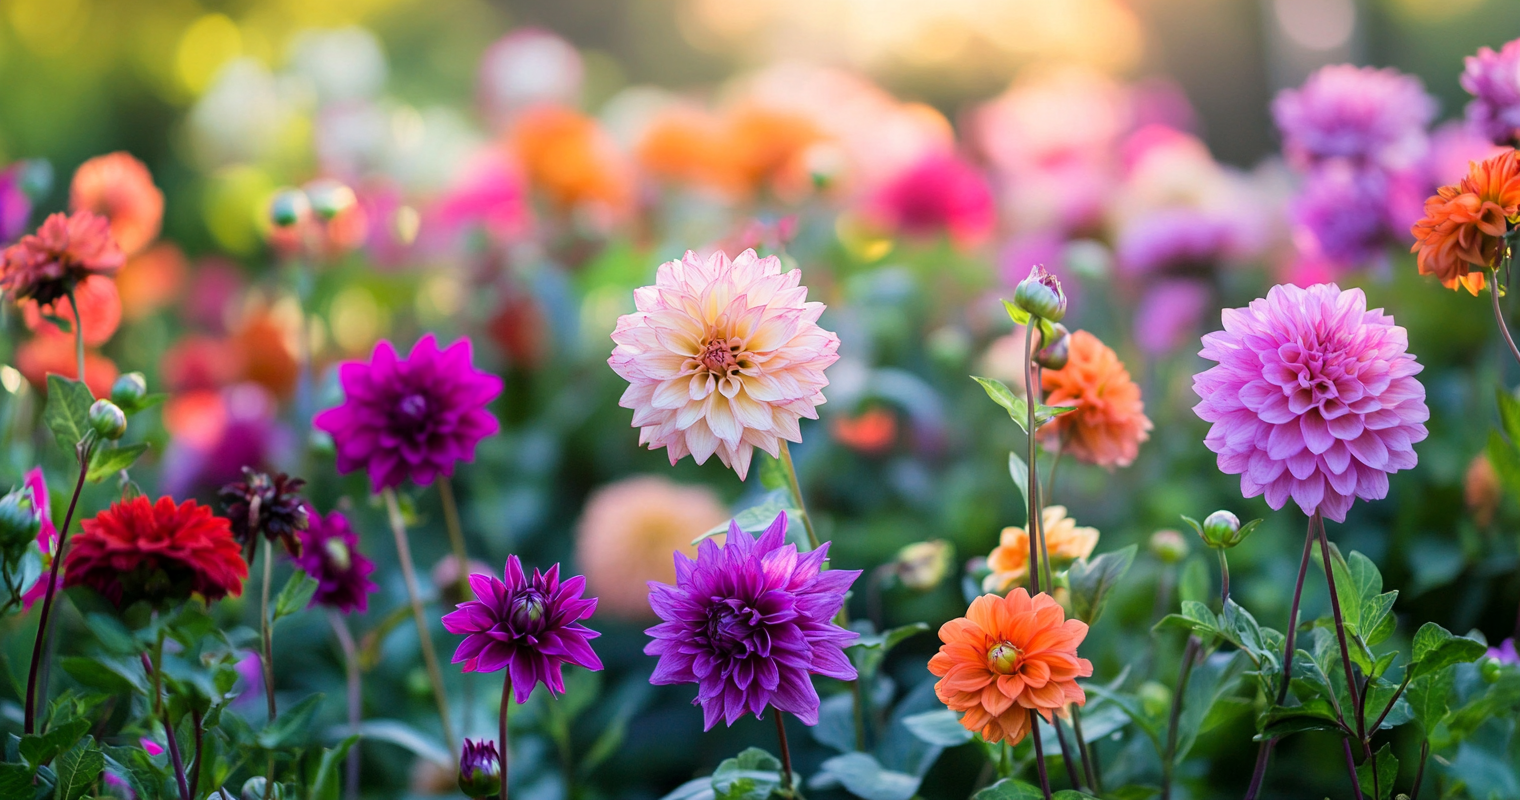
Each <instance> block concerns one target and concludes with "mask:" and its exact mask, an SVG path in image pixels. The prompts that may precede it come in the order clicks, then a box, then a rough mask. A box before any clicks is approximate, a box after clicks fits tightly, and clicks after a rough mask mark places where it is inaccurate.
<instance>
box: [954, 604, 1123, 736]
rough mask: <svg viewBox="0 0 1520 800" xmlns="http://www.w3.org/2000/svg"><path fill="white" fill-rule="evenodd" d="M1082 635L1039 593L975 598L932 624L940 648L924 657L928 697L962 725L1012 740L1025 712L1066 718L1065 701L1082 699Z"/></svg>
mask: <svg viewBox="0 0 1520 800" xmlns="http://www.w3.org/2000/svg"><path fill="white" fill-rule="evenodd" d="M1086 637H1087V624H1086V623H1084V622H1082V621H1081V620H1075V619H1070V620H1069V619H1066V612H1065V611H1062V610H1061V606H1060V604H1059V603H1057V602H1056V601H1055V600H1054V599H1053V598H1052V597H1051V596H1050V595H1048V594H1045V593H1044V592H1041V593H1040V594H1037V595H1035V596H1034V597H1033V598H1031V597H1030V596H1029V593H1028V592H1026V591H1024V590H1023V589H1022V588H1020V589H1015V590H1013V592H1012V593H1011V594H1009V595H1008V596H1007V597H998V596H997V595H993V594H988V595H982V596H981V597H978V598H977V599H975V600H973V601H971V607H970V608H969V609H967V610H966V616H964V617H958V618H956V619H952V620H950V621H949V622H946V623H945V624H944V625H942V626H941V627H940V629H939V638H940V641H942V642H944V645H942V646H941V647H940V649H939V652H938V653H936V654H935V656H934V657H933V658H931V659H929V671H930V672H932V673H934V674H935V675H936V676H937V677H939V678H940V680H939V682H938V683H936V684H934V694H935V695H936V696H938V697H939V699H940V701H941V702H943V703H944V704H945V705H946V706H949V707H950V710H951V711H955V712H957V713H960V714H961V725H963V726H965V728H966V730H969V731H972V732H974V733H980V734H981V735H982V738H983V739H985V740H986V741H987V742H989V743H997V742H1001V741H1004V740H1007V742H1008V743H1009V744H1018V743H1019V742H1021V741H1023V739H1024V736H1025V735H1026V734H1028V733H1029V731H1030V727H1031V725H1032V724H1033V722H1034V720H1033V719H1032V718H1031V717H1030V712H1031V711H1033V712H1035V713H1038V714H1039V715H1040V716H1042V717H1044V718H1045V721H1046V722H1049V721H1051V719H1050V715H1051V712H1055V713H1057V714H1059V715H1061V716H1063V717H1064V716H1066V715H1067V711H1066V705H1067V704H1068V703H1076V704H1077V705H1079V706H1080V705H1086V704H1087V694H1086V693H1085V692H1083V691H1082V687H1080V686H1078V685H1077V678H1088V677H1091V676H1092V674H1093V669H1092V662H1091V661H1088V660H1087V659H1085V658H1078V657H1077V645H1079V644H1081V643H1082V640H1083V639H1084V638H1086Z"/></svg>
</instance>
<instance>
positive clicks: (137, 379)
mask: <svg viewBox="0 0 1520 800" xmlns="http://www.w3.org/2000/svg"><path fill="white" fill-rule="evenodd" d="M147 396H148V379H147V378H145V377H143V374H142V373H141V372H128V373H126V374H125V375H122V376H121V377H119V378H117V379H116V382H115V383H113V384H111V402H113V403H115V404H116V405H118V406H121V407H122V408H136V407H137V405H138V404H139V403H141V402H142V401H143V398H144V397H147Z"/></svg>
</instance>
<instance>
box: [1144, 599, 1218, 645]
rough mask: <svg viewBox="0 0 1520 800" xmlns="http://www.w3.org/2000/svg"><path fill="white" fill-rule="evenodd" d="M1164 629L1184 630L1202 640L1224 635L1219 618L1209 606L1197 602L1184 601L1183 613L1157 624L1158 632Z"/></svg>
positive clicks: (1163, 618)
mask: <svg viewBox="0 0 1520 800" xmlns="http://www.w3.org/2000/svg"><path fill="white" fill-rule="evenodd" d="M1163 628H1182V629H1183V630H1187V631H1191V632H1193V633H1196V634H1198V635H1199V638H1201V639H1205V640H1207V639H1210V638H1212V637H1215V636H1222V635H1223V634H1224V630H1223V628H1222V627H1221V626H1220V622H1219V618H1218V617H1216V616H1214V612H1213V611H1211V610H1209V607H1208V606H1207V605H1204V604H1203V603H1201V602H1199V601H1197V600H1183V601H1182V613H1180V614H1167V615H1166V616H1165V617H1162V618H1161V621H1160V622H1157V623H1156V627H1155V629H1156V630H1161V629H1163Z"/></svg>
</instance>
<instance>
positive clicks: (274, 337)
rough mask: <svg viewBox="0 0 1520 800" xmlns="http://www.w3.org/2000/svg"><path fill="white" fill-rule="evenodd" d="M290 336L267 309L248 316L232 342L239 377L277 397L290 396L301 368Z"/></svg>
mask: <svg viewBox="0 0 1520 800" xmlns="http://www.w3.org/2000/svg"><path fill="white" fill-rule="evenodd" d="M291 333H292V332H291V331H290V330H289V329H288V328H287V327H286V326H285V325H284V324H282V323H281V322H280V321H279V320H278V319H276V317H275V316H274V315H273V314H271V313H269V312H268V311H267V310H260V311H255V312H254V313H251V314H249V315H248V317H247V318H246V319H244V320H243V323H242V325H241V326H240V327H239V328H238V330H237V332H236V333H234V334H233V335H232V339H231V340H230V342H229V345H230V347H231V348H232V349H233V350H235V351H236V352H237V356H236V363H237V365H238V366H240V367H241V369H240V371H239V376H240V377H241V378H242V379H243V380H249V381H253V382H254V383H257V384H260V385H262V386H263V387H264V388H265V389H268V390H269V392H270V393H271V394H273V395H275V396H276V397H281V398H284V397H289V396H291V394H293V393H294V392H295V389H296V380H297V378H299V377H300V365H299V364H297V363H296V356H295V353H294V352H292V351H291V347H290V344H289V340H290V339H291V338H292V335H291Z"/></svg>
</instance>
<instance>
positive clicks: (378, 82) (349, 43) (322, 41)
mask: <svg viewBox="0 0 1520 800" xmlns="http://www.w3.org/2000/svg"><path fill="white" fill-rule="evenodd" d="M290 71H291V73H292V74H293V75H296V76H298V77H300V78H301V79H303V80H304V81H306V82H308V83H309V84H310V85H311V87H312V90H313V92H314V93H315V94H316V99H317V102H318V103H321V104H323V105H326V104H328V103H339V102H343V101H347V100H362V99H367V98H372V97H375V96H377V95H379V94H380V92H381V90H382V89H384V88H385V77H386V63H385V53H384V51H382V50H381V49H380V40H379V39H377V38H375V35H374V34H373V33H370V32H369V31H367V30H365V29H363V28H359V27H352V26H351V27H347V28H336V29H332V30H308V31H302V32H301V33H299V34H296V37H295V39H294V40H292V41H291V44H290Z"/></svg>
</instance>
